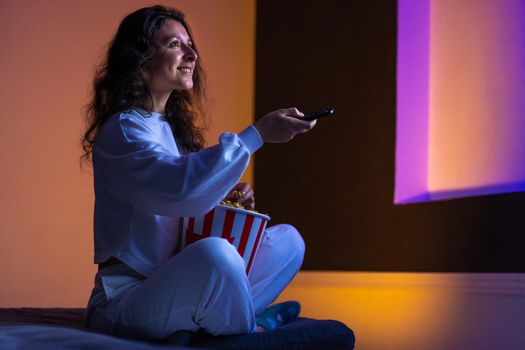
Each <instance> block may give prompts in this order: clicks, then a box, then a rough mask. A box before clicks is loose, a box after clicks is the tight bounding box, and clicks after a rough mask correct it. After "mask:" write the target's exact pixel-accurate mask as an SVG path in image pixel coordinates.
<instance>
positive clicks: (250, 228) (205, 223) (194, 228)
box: [181, 205, 270, 274]
mask: <svg viewBox="0 0 525 350" xmlns="http://www.w3.org/2000/svg"><path fill="white" fill-rule="evenodd" d="M181 219H182V225H181V228H182V230H181V231H182V248H184V247H186V246H188V245H190V244H192V243H193V242H196V241H198V240H199V239H202V238H206V237H222V238H224V239H227V240H228V242H230V243H231V244H233V246H235V248H237V251H238V252H239V254H240V255H241V257H242V258H243V259H244V263H245V265H246V274H249V273H250V268H251V266H252V263H253V259H254V258H255V255H256V254H257V249H258V248H259V244H260V242H261V238H262V235H263V233H264V229H265V228H266V223H267V222H268V221H270V217H268V216H266V215H263V214H260V213H256V212H253V211H249V210H244V209H239V208H232V207H228V206H224V205H218V206H216V207H215V208H213V209H212V210H211V211H210V212H209V213H207V214H206V215H204V216H203V217H188V218H181Z"/></svg>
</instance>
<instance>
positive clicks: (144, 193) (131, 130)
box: [93, 109, 263, 277]
mask: <svg viewBox="0 0 525 350" xmlns="http://www.w3.org/2000/svg"><path fill="white" fill-rule="evenodd" d="M262 145H263V140H262V138H261V136H260V134H259V133H258V131H257V129H256V128H255V127H254V126H253V125H250V126H248V127H247V128H246V129H245V130H243V131H242V132H241V133H239V134H233V133H224V134H222V135H221V136H220V138H219V144H218V145H215V146H213V147H209V148H206V149H204V150H202V151H199V152H192V153H188V154H184V155H181V153H180V152H179V150H178V148H177V144H176V142H175V140H174V138H173V134H172V132H171V129H170V126H169V124H168V122H167V121H166V120H165V119H164V116H163V115H162V114H160V113H152V112H145V111H143V110H140V109H130V110H126V111H123V112H121V113H118V114H116V115H114V116H112V117H111V118H110V119H109V120H108V121H106V123H105V124H104V126H103V127H102V129H101V131H100V133H99V135H98V136H97V139H96V141H95V146H94V149H93V168H94V183H95V222H94V229H95V263H102V262H104V261H106V260H107V259H109V258H110V257H112V256H113V257H116V258H117V259H119V260H121V261H122V262H124V263H125V264H127V265H128V266H130V267H131V268H133V269H134V270H135V271H137V272H138V273H140V274H142V275H144V276H146V277H147V276H150V275H151V274H152V273H153V272H154V271H155V270H157V269H158V268H159V266H160V265H161V264H162V263H164V262H165V261H166V260H167V259H169V258H170V257H171V256H173V255H174V254H175V247H176V246H177V241H178V226H179V218H180V217H184V216H198V215H202V214H205V213H207V212H208V211H209V210H211V209H212V208H213V207H214V206H216V205H217V204H218V203H219V201H220V200H221V199H223V198H224V197H225V196H226V194H227V193H228V191H229V190H231V189H232V188H233V187H234V186H235V185H236V184H237V182H238V181H239V179H240V177H241V175H242V173H243V172H244V170H245V169H246V167H247V166H248V162H249V160H250V156H251V154H253V153H254V152H255V151H256V150H257V149H259V148H260V147H261V146H262Z"/></svg>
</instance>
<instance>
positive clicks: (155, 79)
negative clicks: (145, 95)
mask: <svg viewBox="0 0 525 350" xmlns="http://www.w3.org/2000/svg"><path fill="white" fill-rule="evenodd" d="M153 42H154V43H155V45H156V46H157V49H158V58H157V61H156V62H155V65H154V67H153V69H152V71H151V72H150V75H149V81H148V88H149V91H150V92H151V93H153V94H165V93H168V94H169V93H171V92H172V91H173V90H189V89H191V88H192V87H193V70H194V69H195V63H196V60H197V54H196V52H195V51H194V50H193V48H192V42H191V38H190V36H189V34H188V32H187V31H186V29H185V28H184V26H183V25H182V24H180V23H179V22H177V21H176V20H174V19H166V21H165V22H164V23H163V25H162V26H161V27H160V28H159V29H158V30H157V31H156V32H155V33H154V34H153Z"/></svg>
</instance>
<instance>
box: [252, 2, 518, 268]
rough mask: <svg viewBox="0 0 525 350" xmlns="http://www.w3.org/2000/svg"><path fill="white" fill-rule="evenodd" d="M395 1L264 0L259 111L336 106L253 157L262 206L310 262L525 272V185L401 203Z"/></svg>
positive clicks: (261, 4)
mask: <svg viewBox="0 0 525 350" xmlns="http://www.w3.org/2000/svg"><path fill="white" fill-rule="evenodd" d="M395 68H396V2H395V1H387V0H375V1H366V2H365V1H343V0H341V1H337V0H323V1H318V0H303V1H295V0H260V1H258V4H257V52H256V115H258V116H260V115H263V114H264V113H265V112H267V111H270V110H273V109H276V108H280V107H286V106H297V107H299V108H300V109H301V110H302V111H305V112H307V111H311V110H315V109H319V108H321V107H324V106H334V107H335V108H336V110H337V114H336V117H335V118H333V119H327V120H321V121H320V122H319V123H318V125H317V127H316V128H315V129H314V130H313V131H312V132H311V133H309V134H307V135H301V136H299V137H297V138H296V139H294V140H293V142H291V143H289V144H287V145H266V146H265V147H264V148H263V149H262V150H260V151H259V152H258V153H257V154H256V157H255V186H256V190H257V195H256V198H257V207H258V209H259V210H260V211H267V212H268V213H269V214H270V216H271V217H272V223H273V224H276V223H283V222H286V223H291V224H293V225H295V226H296V227H297V228H298V229H299V230H300V231H301V233H302V234H303V237H304V239H305V241H306V245H307V252H306V258H305V262H304V265H303V267H304V268H305V269H310V270H321V269H322V270H369V271H451V272H452V271H465V272H466V271H469V272H474V271H480V272H481V271H484V272H489V271H508V272H510V271H524V270H525V259H524V254H523V253H522V251H523V243H524V242H523V239H522V236H523V234H525V220H524V219H523V217H525V215H524V214H523V213H524V212H525V195H524V194H508V195H494V196H484V197H475V198H466V199H459V200H451V201H442V202H433V203H424V204H411V205H403V206H395V205H393V193H394V159H395V155H394V154H395V107H396V105H395V103H396V100H395V93H396V92H395V79H396V71H395Z"/></svg>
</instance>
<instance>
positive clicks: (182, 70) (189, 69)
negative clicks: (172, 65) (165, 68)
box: [177, 67, 192, 74]
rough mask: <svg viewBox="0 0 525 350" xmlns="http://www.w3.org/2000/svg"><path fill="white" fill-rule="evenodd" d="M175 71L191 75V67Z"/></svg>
mask: <svg viewBox="0 0 525 350" xmlns="http://www.w3.org/2000/svg"><path fill="white" fill-rule="evenodd" d="M177 70H180V71H181V72H182V73H185V74H191V71H192V68H191V67H178V68H177Z"/></svg>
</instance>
